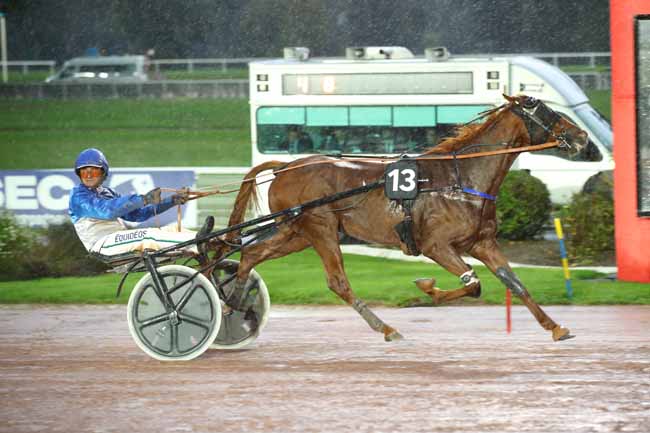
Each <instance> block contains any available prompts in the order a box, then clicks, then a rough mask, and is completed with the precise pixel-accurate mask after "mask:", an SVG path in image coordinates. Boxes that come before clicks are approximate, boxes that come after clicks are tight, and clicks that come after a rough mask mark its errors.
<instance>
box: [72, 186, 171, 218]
mask: <svg viewBox="0 0 650 433" xmlns="http://www.w3.org/2000/svg"><path fill="white" fill-rule="evenodd" d="M172 206H174V204H173V202H172V199H171V197H168V198H166V199H165V200H163V201H161V202H160V204H158V205H148V206H144V200H143V199H142V196H141V195H138V194H131V195H127V196H121V195H120V194H118V193H117V192H115V191H114V190H112V189H111V188H107V187H103V186H100V187H98V188H94V189H91V188H88V187H87V186H85V185H84V184H79V185H77V186H75V187H74V188H73V189H72V193H71V194H70V204H69V207H68V214H69V215H70V219H71V220H72V222H73V223H76V222H77V221H79V220H80V219H82V218H92V219H99V220H115V219H117V218H122V219H123V220H126V221H138V222H140V221H146V220H148V219H149V218H151V217H153V216H154V215H157V214H161V213H163V212H165V211H166V210H167V209H169V208H171V207H172Z"/></svg>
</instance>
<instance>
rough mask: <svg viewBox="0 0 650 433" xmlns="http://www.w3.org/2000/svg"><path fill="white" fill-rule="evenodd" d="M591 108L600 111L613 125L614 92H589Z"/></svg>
mask: <svg viewBox="0 0 650 433" xmlns="http://www.w3.org/2000/svg"><path fill="white" fill-rule="evenodd" d="M587 96H588V97H589V101H590V102H591V106H592V107H594V108H595V109H596V110H598V111H599V112H600V113H601V114H602V115H603V116H605V118H606V119H608V120H609V121H610V123H611V121H612V91H611V90H592V91H590V92H587Z"/></svg>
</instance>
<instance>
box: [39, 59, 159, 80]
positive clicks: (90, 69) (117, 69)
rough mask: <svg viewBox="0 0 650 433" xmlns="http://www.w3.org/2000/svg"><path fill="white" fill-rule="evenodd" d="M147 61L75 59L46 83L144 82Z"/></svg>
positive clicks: (48, 78)
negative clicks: (92, 81)
mask: <svg viewBox="0 0 650 433" xmlns="http://www.w3.org/2000/svg"><path fill="white" fill-rule="evenodd" d="M147 79H148V78H147V60H146V57H145V56H102V57H75V58H74V59H70V60H68V61H67V62H65V63H64V64H63V67H62V68H61V69H60V70H59V71H57V72H56V73H55V74H54V75H51V76H49V77H47V79H46V80H45V82H46V83H55V82H57V81H87V80H95V81H96V80H107V81H108V80H111V81H127V82H132V81H146V80H147Z"/></svg>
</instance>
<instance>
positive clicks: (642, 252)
mask: <svg viewBox="0 0 650 433" xmlns="http://www.w3.org/2000/svg"><path fill="white" fill-rule="evenodd" d="M648 14H650V2H646V1H629V0H610V34H611V48H612V126H613V128H614V160H615V163H616V169H615V170H614V199H615V202H614V207H615V213H616V216H615V222H616V262H617V265H618V278H619V279H620V280H625V281H641V282H650V218H640V217H638V215H637V209H638V207H637V160H636V158H637V142H636V101H635V92H636V74H635V57H636V53H635V39H634V38H635V35H634V17H635V16H636V15H648Z"/></svg>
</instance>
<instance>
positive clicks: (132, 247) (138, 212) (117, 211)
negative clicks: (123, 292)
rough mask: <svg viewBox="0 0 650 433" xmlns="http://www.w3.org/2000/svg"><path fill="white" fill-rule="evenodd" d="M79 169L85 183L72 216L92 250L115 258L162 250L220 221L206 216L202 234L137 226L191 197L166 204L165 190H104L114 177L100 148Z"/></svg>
mask: <svg viewBox="0 0 650 433" xmlns="http://www.w3.org/2000/svg"><path fill="white" fill-rule="evenodd" d="M74 170H75V173H76V174H77V176H79V179H80V181H81V183H80V184H79V185H77V186H75V187H74V188H73V190H72V193H71V194H70V203H69V207H68V214H69V215H70V219H71V220H72V223H73V224H74V228H75V231H76V232H77V236H79V239H80V240H81V242H82V243H83V244H84V247H86V250H88V251H89V252H92V253H98V254H102V255H106V256H114V255H117V254H123V253H128V252H132V251H143V250H145V249H150V250H159V249H161V248H165V247H169V246H173V245H176V244H178V243H181V242H185V241H188V240H191V239H194V238H195V237H201V236H204V235H206V234H208V233H210V232H211V231H212V228H213V226H214V218H213V217H211V216H209V217H208V218H206V220H205V224H204V225H203V227H202V228H201V230H200V231H199V232H198V233H196V232H193V231H189V230H185V231H181V232H179V231H176V230H175V228H174V227H173V226H165V227H163V228H160V229H158V228H140V229H138V228H136V227H137V224H134V222H141V221H146V220H148V219H149V218H151V217H153V216H154V215H159V214H161V213H163V212H165V211H166V210H168V209H170V208H171V207H173V206H175V205H181V204H184V203H185V202H186V201H187V199H188V193H187V191H184V192H183V193H181V194H174V195H172V196H170V197H167V198H165V199H164V200H163V199H161V196H160V188H154V189H152V190H151V191H149V192H148V193H146V194H144V195H139V194H131V195H128V196H121V195H120V194H118V193H117V192H115V191H113V190H112V189H111V188H107V187H105V186H102V183H103V182H104V180H106V177H107V176H108V174H109V167H108V161H107V160H106V157H105V156H104V154H103V153H102V152H101V151H100V150H98V149H93V148H91V149H86V150H84V151H82V152H81V153H80V154H79V156H78V157H77V160H76V162H75V165H74ZM129 222H130V223H129ZM184 249H186V250H188V251H190V252H192V253H194V254H197V255H198V254H199V253H200V252H201V253H203V251H199V250H198V249H197V246H196V245H194V244H193V245H190V246H188V247H185V248H184Z"/></svg>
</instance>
